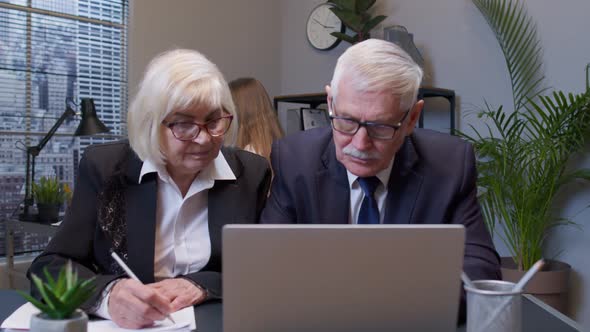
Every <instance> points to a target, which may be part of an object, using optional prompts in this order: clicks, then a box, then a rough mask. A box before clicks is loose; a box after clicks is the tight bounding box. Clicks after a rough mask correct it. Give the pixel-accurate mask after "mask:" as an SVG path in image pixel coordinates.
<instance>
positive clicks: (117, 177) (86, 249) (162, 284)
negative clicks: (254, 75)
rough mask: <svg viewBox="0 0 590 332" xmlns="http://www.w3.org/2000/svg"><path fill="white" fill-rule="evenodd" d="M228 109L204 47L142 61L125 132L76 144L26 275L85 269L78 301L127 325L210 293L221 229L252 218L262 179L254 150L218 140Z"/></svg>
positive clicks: (227, 135) (228, 126)
mask: <svg viewBox="0 0 590 332" xmlns="http://www.w3.org/2000/svg"><path fill="white" fill-rule="evenodd" d="M234 117H235V109H234V104H233V102H232V96H231V93H230V91H229V88H228V84H227V83H226V81H225V80H224V78H223V76H222V74H221V73H220V71H219V70H218V69H217V67H216V66H215V65H214V64H213V63H211V62H210V61H209V60H207V59H206V58H205V57H204V56H203V55H201V54H200V53H198V52H196V51H191V50H173V51H169V52H166V53H163V54H161V55H159V56H158V57H156V58H155V59H154V60H152V62H151V63H150V64H149V66H148V69H147V71H146V73H145V76H144V78H143V80H142V82H141V85H140V87H139V92H138V93H137V96H136V97H135V99H134V100H133V102H132V103H131V107H130V109H129V112H128V121H127V125H128V130H129V141H128V142H127V141H121V142H114V143H108V144H101V145H96V146H90V147H88V148H87V149H86V152H85V154H84V158H82V161H81V162H80V167H79V176H78V180H77V183H76V188H75V191H74V197H73V202H72V205H71V208H70V210H69V211H68V213H67V216H66V218H65V220H64V222H63V224H62V225H61V226H60V229H59V231H58V233H57V234H56V236H55V237H54V238H53V239H52V241H51V242H50V243H49V245H48V246H47V248H46V250H45V251H44V252H43V253H42V254H41V255H40V256H39V257H37V258H36V259H35V261H34V262H33V263H32V265H31V268H30V270H29V275H30V274H31V273H34V274H36V275H38V276H40V277H42V276H43V273H42V270H43V268H45V267H47V268H48V270H49V272H50V273H51V274H53V275H57V273H58V271H59V269H60V268H61V267H62V266H63V265H64V264H66V262H67V261H68V260H72V261H73V263H74V266H75V268H76V269H77V270H78V272H79V274H80V276H81V277H82V278H88V277H92V276H95V277H96V284H97V292H96V295H95V296H94V297H93V298H92V299H91V300H90V301H88V302H87V303H85V306H84V307H83V309H86V310H87V311H89V312H90V313H94V314H96V315H99V316H102V317H104V318H110V319H112V320H113V321H114V322H115V323H117V324H118V325H120V326H122V327H126V328H139V327H144V326H149V325H151V324H153V322H154V321H155V320H160V319H163V318H164V317H165V316H166V315H167V314H169V313H170V312H174V311H176V310H178V309H181V308H183V307H186V306H191V305H197V304H199V303H202V302H204V301H207V300H210V299H219V298H220V297H221V229H222V227H223V226H224V225H225V224H227V223H252V222H258V218H259V216H260V212H261V210H262V208H263V206H264V204H265V200H266V197H267V191H268V187H269V184H270V178H271V172H270V169H269V167H268V163H267V162H266V160H265V159H264V158H262V157H260V156H257V155H255V154H252V153H249V152H246V151H242V150H236V149H233V148H228V147H222V144H223V142H224V139H225V141H226V142H233V141H234V139H235V138H234V137H235V133H236V119H234ZM232 120H233V121H232ZM113 251H114V252H116V253H117V254H118V255H119V256H120V257H122V258H123V260H125V261H126V262H127V263H128V266H129V267H130V268H131V270H132V271H134V272H135V274H136V275H137V276H138V277H139V279H141V281H142V282H143V284H142V283H141V282H138V281H135V280H132V279H130V278H128V276H127V275H126V274H125V273H124V272H123V270H122V269H121V268H120V267H119V266H118V265H117V263H116V262H115V261H114V260H113V259H112V258H111V252H113ZM32 289H34V287H32ZM34 295H37V297H38V294H34Z"/></svg>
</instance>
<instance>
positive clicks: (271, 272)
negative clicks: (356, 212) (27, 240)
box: [223, 225, 465, 332]
mask: <svg viewBox="0 0 590 332" xmlns="http://www.w3.org/2000/svg"><path fill="white" fill-rule="evenodd" d="M464 242H465V230H464V228H463V226H461V225H370V226H369V225H228V226H226V227H225V228H224V229H223V327H224V331H225V332H237V331H240V332H262V331H264V332H275V331H281V332H283V331H284V332H291V331H293V332H295V331H297V332H312V331H313V332H331V331H338V332H353V331H354V332H357V331H363V332H365V331H367V332H369V331H371V332H376V331H455V330H456V323H457V314H458V311H457V310H458V307H459V298H460V285H461V282H460V273H461V269H462V266H463V250H464Z"/></svg>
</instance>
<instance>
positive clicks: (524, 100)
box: [458, 0, 590, 311]
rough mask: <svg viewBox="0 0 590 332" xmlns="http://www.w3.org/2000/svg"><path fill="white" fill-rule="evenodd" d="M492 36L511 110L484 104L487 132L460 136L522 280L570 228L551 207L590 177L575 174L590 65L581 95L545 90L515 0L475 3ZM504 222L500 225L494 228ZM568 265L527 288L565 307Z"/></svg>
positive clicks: (510, 265) (488, 215) (531, 35)
mask: <svg viewBox="0 0 590 332" xmlns="http://www.w3.org/2000/svg"><path fill="white" fill-rule="evenodd" d="M473 2H474V3H475V5H476V6H477V8H478V9H479V10H480V12H481V13H482V14H483V16H484V17H485V19H486V20H487V22H488V24H489V25H490V27H491V28H492V30H493V31H494V33H495V35H496V38H497V40H498V42H499V44H500V47H501V49H502V52H503V54H504V57H505V60H506V66H507V68H508V73H509V75H510V79H511V83H512V95H513V101H514V104H513V109H511V110H507V108H504V107H503V106H500V107H497V108H493V107H492V106H490V104H488V103H486V104H485V107H484V109H483V110H482V112H481V113H480V116H481V117H482V118H484V120H486V129H485V130H484V131H478V130H477V129H476V128H474V127H473V126H471V128H472V131H473V132H474V134H469V135H468V134H466V133H465V132H458V134H459V135H460V136H462V137H464V138H466V139H467V140H468V141H470V142H471V143H472V144H473V145H474V147H475V149H476V151H477V154H478V171H479V174H480V176H479V186H480V188H482V191H481V192H482V193H481V195H480V201H481V204H482V210H483V214H484V218H485V220H486V222H487V225H488V227H489V229H490V231H491V232H492V233H493V234H494V235H497V236H500V238H501V239H502V240H503V242H504V243H505V244H506V246H507V248H508V250H509V251H510V254H511V256H512V257H510V258H503V260H502V265H503V268H502V273H503V277H504V279H506V280H510V281H514V280H518V279H520V277H521V276H522V274H523V273H524V271H526V270H528V269H529V268H530V267H531V266H532V265H533V264H534V262H535V261H537V260H538V259H540V258H542V257H543V244H544V241H545V239H546V237H547V234H548V232H549V231H550V229H552V228H553V227H555V226H559V225H567V224H572V222H571V221H570V220H569V219H567V218H565V217H563V216H560V215H559V213H558V212H557V211H554V210H553V202H554V201H555V198H556V197H557V195H558V194H559V193H560V189H561V188H563V186H564V185H566V184H568V183H570V182H571V181H574V180H576V179H584V180H589V179H590V170H589V169H585V168H580V169H571V168H570V167H571V166H572V165H570V164H569V161H570V159H572V157H574V156H575V155H576V154H578V153H582V152H583V149H584V148H585V147H586V143H587V138H588V134H589V132H590V84H589V73H588V71H589V67H588V66H587V67H586V90H585V92H584V93H581V94H572V93H569V94H565V93H563V92H553V93H552V94H550V95H548V96H544V95H543V93H544V89H543V88H542V83H543V75H542V60H541V54H542V52H541V51H542V49H541V44H540V41H539V40H538V38H537V33H536V28H535V24H534V23H533V21H532V19H531V18H530V17H529V16H528V14H527V13H526V10H525V8H524V4H523V2H521V1H516V0H473ZM498 225H500V226H501V227H496V226H498ZM569 270H570V267H569V265H567V264H565V263H563V262H558V261H555V260H549V264H547V265H546V268H544V271H542V272H541V273H538V274H537V275H536V277H535V278H534V279H533V281H532V282H531V283H529V285H527V288H526V289H525V291H527V292H529V293H533V294H535V295H536V296H538V297H540V298H541V299H542V300H545V301H546V302H547V303H549V304H551V305H553V306H554V307H556V308H557V309H559V310H561V311H564V310H565V306H566V303H565V299H566V296H565V295H566V294H565V293H566V292H567V288H568V287H567V284H568V279H569Z"/></svg>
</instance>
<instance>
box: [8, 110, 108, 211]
mask: <svg viewBox="0 0 590 332" xmlns="http://www.w3.org/2000/svg"><path fill="white" fill-rule="evenodd" d="M70 104H73V105H75V106H76V104H75V103H74V102H73V101H72V100H71V99H66V110H65V111H64V112H63V114H62V115H61V116H60V117H59V119H57V121H56V122H55V124H54V125H53V127H51V129H49V132H48V133H47V134H46V135H45V136H44V137H43V139H41V141H39V144H37V145H33V146H28V147H27V149H26V152H27V165H26V175H25V201H24V206H23V213H22V214H20V215H19V220H22V221H36V220H37V215H36V214H31V213H30V212H29V209H30V208H31V206H32V205H33V203H34V199H33V191H32V183H33V182H35V158H36V157H37V156H38V155H39V153H40V152H41V150H42V149H43V148H44V147H45V145H46V144H47V142H49V140H50V139H51V137H53V135H54V134H55V132H56V131H57V129H58V128H59V126H61V125H62V123H63V122H64V121H65V120H66V119H68V118H70V117H73V116H74V115H76V112H75V111H74V109H73V108H72V106H70ZM80 110H81V114H80V116H81V120H80V124H79V125H78V128H77V129H76V132H75V133H74V136H90V135H94V134H98V133H106V132H108V131H109V128H107V127H106V126H105V125H104V124H103V123H102V122H101V121H100V120H99V119H98V116H97V115H96V110H95V108H94V100H93V99H92V98H82V103H81V107H80Z"/></svg>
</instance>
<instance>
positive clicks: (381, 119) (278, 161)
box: [262, 39, 500, 318]
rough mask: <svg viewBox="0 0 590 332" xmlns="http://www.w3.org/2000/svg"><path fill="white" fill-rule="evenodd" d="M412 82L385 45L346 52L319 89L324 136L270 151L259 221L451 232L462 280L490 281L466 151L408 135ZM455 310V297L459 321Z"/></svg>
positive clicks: (493, 274)
mask: <svg viewBox="0 0 590 332" xmlns="http://www.w3.org/2000/svg"><path fill="white" fill-rule="evenodd" d="M422 75H423V73H422V70H421V68H420V67H419V66H418V65H417V64H416V63H415V62H414V61H413V60H412V59H411V57H410V56H409V55H408V54H406V53H405V52H404V51H403V50H402V49H400V48H399V47H397V46H396V45H395V44H392V43H389V42H386V41H383V40H376V39H369V40H366V41H364V42H361V43H358V44H356V45H354V46H352V47H350V48H348V50H346V52H344V54H342V56H341V57H340V58H339V59H338V63H337V64H336V68H335V71H334V76H333V78H332V82H331V85H330V86H326V93H327V97H328V99H327V101H328V107H329V110H330V118H331V121H332V128H331V129H330V128H319V129H315V130H309V131H305V132H302V133H300V134H297V135H292V136H290V137H287V138H285V139H283V140H280V141H278V142H276V143H275V144H274V145H273V148H272V154H271V161H272V167H273V170H274V181H273V185H272V189H271V195H270V197H269V199H268V201H267V205H266V207H265V209H264V210H263V212H262V222H263V223H315V224H346V223H349V224H442V223H445V224H461V225H463V226H465V230H466V241H465V257H464V270H465V271H466V272H467V274H468V275H469V276H470V277H471V278H472V279H498V278H500V267H499V264H500V263H499V257H498V254H497V253H496V251H495V249H494V246H493V243H492V241H491V238H490V234H489V233H488V230H487V229H486V227H485V224H484V222H483V218H482V215H481V211H480V206H479V203H478V201H477V196H476V193H477V187H476V179H477V173H476V169H475V157H474V152H473V148H472V147H471V146H470V145H469V144H468V143H466V142H465V141H463V140H461V139H459V138H457V137H454V136H451V135H446V134H442V133H437V132H434V131H429V130H421V129H414V127H415V125H416V121H418V119H419V117H420V112H421V111H422V107H423V106H424V102H423V101H422V100H420V101H416V96H417V93H418V88H419V86H420V83H421V81H422ZM457 277H458V276H457ZM464 302H465V301H464V295H463V296H462V301H461V310H460V312H461V313H462V314H464V312H465V308H464V304H465V303H464ZM461 318H463V317H461Z"/></svg>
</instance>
